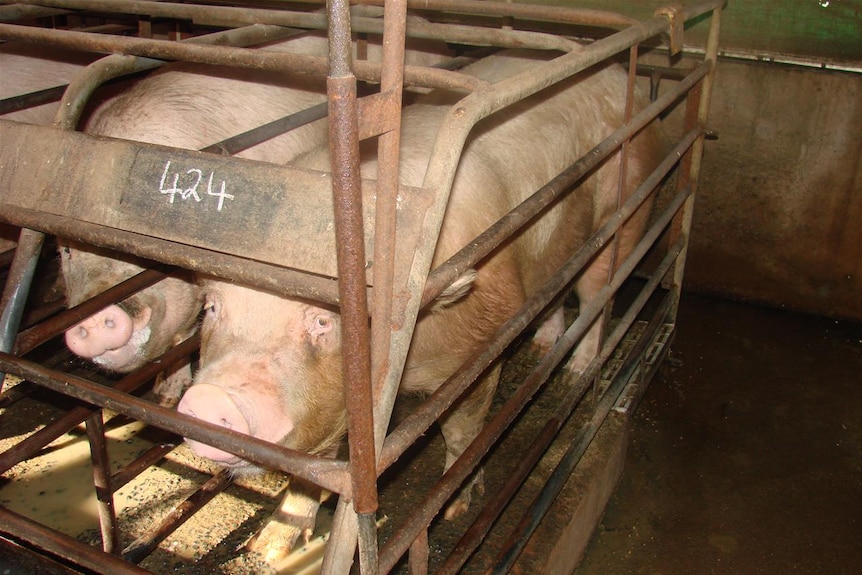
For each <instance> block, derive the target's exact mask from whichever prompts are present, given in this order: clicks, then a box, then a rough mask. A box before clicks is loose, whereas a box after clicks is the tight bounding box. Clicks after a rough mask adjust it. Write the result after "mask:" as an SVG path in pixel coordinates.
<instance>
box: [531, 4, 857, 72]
mask: <svg viewBox="0 0 862 575" xmlns="http://www.w3.org/2000/svg"><path fill="white" fill-rule="evenodd" d="M518 1H519V2H523V3H525V4H546V5H557V6H569V7H575V8H590V9H595V10H609V11H613V12H619V13H622V14H626V15H629V16H633V17H635V18H637V19H639V20H644V19H647V18H650V17H651V16H652V14H653V13H654V11H655V10H656V8H659V7H661V6H666V5H668V4H671V3H672V2H671V0H518ZM682 3H683V4H694V3H696V2H695V1H694V0H686V1H684V2H682ZM707 31H708V23H706V22H700V23H697V24H695V25H694V26H691V27H690V29H688V30H687V38H686V43H690V44H695V45H702V44H703V43H704V42H705V38H706V33H707ZM721 47H722V49H723V50H731V49H735V50H745V51H753V52H756V53H762V54H764V55H789V56H796V57H800V58H806V59H815V60H822V61H825V62H841V63H859V62H862V0H729V2H728V4H727V7H726V8H725V9H724V11H723V14H722V19H721Z"/></svg>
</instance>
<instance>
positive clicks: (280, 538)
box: [246, 521, 312, 565]
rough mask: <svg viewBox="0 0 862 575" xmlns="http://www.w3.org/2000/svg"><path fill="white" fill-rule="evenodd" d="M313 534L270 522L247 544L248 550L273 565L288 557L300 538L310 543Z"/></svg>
mask: <svg viewBox="0 0 862 575" xmlns="http://www.w3.org/2000/svg"><path fill="white" fill-rule="evenodd" d="M311 533H312V529H309V528H301V527H297V526H295V525H286V524H284V523H278V522H276V521H270V522H269V523H267V524H266V526H265V527H264V528H263V529H262V530H261V531H260V532H259V533H258V534H257V535H255V536H254V537H253V538H252V539H251V540H250V541H249V542H248V543H247V544H246V548H247V549H248V550H249V551H251V552H253V553H257V554H258V555H260V556H261V557H263V560H264V561H265V562H266V563H267V564H269V565H272V564H274V563H277V562H279V561H281V560H282V559H284V558H285V557H287V556H288V555H289V554H290V552H291V551H292V550H293V548H294V545H296V542H297V540H299V539H300V537H301V538H302V541H303V543H308V540H309V539H310V538H311Z"/></svg>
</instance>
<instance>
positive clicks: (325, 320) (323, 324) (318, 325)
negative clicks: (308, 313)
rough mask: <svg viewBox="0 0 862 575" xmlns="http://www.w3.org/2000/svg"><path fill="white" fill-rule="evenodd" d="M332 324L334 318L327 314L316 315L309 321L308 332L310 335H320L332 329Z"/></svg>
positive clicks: (333, 323)
mask: <svg viewBox="0 0 862 575" xmlns="http://www.w3.org/2000/svg"><path fill="white" fill-rule="evenodd" d="M334 325H335V322H334V320H333V319H332V318H331V317H329V316H328V315H317V316H315V317H314V320H313V321H312V322H311V328H310V329H309V333H310V334H311V335H312V336H321V335H324V334H326V333H329V332H330V331H332V328H333V326H334Z"/></svg>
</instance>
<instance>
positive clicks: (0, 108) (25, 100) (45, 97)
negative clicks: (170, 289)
mask: <svg viewBox="0 0 862 575" xmlns="http://www.w3.org/2000/svg"><path fill="white" fill-rule="evenodd" d="M67 86H68V84H61V85H59V86H54V87H53V88H45V89H43V90H36V91H35V92H29V93H27V94H21V95H19V96H10V97H8V98H3V99H2V100H0V114H8V113H9V112H15V111H16V110H23V109H25V108H30V107H32V106H39V105H40V104H47V103H48V102H56V101H57V100H59V99H60V98H62V97H63V92H65V91H66V87H67Z"/></svg>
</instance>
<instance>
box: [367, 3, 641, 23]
mask: <svg viewBox="0 0 862 575" xmlns="http://www.w3.org/2000/svg"><path fill="white" fill-rule="evenodd" d="M358 3H359V4H368V5H372V6H380V5H382V4H384V3H385V0H358ZM407 6H408V7H409V8H414V9H418V10H440V11H445V12H454V13H459V14H478V15H488V16H505V17H510V18H520V19H525V20H547V21H550V22H561V23H566V24H582V25H586V26H598V27H602V28H626V27H628V26H632V25H634V24H637V23H638V21H637V20H635V19H633V18H629V17H628V16H624V15H622V14H617V13H614V12H605V11H602V10H588V9H579V8H568V7H559V6H542V5H535V4H519V3H511V2H491V1H484V0H483V1H481V2H475V1H470V0H408V1H407Z"/></svg>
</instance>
